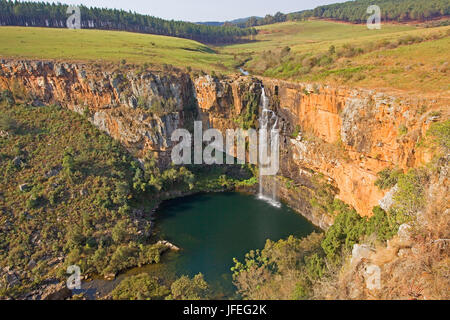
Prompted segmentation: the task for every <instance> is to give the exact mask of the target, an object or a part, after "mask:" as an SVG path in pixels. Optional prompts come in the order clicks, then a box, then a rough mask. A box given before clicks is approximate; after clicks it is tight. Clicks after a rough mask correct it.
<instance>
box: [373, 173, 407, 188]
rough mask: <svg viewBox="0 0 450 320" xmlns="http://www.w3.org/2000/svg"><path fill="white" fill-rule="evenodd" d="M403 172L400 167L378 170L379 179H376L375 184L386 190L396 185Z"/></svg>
mask: <svg viewBox="0 0 450 320" xmlns="http://www.w3.org/2000/svg"><path fill="white" fill-rule="evenodd" d="M402 174H403V171H402V170H400V169H384V170H383V171H380V172H378V179H377V180H376V181H375V185H376V186H377V187H378V188H380V189H381V190H386V189H390V188H392V187H394V186H395V185H396V184H397V182H398V178H399V177H400V176H401V175H402Z"/></svg>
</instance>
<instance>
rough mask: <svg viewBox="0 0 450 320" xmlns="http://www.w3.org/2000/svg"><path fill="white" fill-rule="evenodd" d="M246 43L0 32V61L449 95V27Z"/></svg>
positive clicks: (350, 27)
mask: <svg viewBox="0 0 450 320" xmlns="http://www.w3.org/2000/svg"><path fill="white" fill-rule="evenodd" d="M258 30H259V33H258V34H257V35H256V36H253V37H252V38H249V39H247V40H249V41H248V42H246V43H241V44H235V45H228V46H221V47H208V46H206V45H203V44H201V43H198V42H195V41H191V40H186V39H179V38H173V37H164V36H155V35H144V34H135V33H128V32H116V31H99V30H68V29H46V28H23V27H0V57H16V58H35V59H56V60H65V61H95V62H114V63H115V62H119V61H122V60H126V62H127V63H131V64H144V63H147V64H153V65H158V66H160V65H163V64H169V65H173V66H176V67H179V68H183V69H189V68H188V67H191V68H192V69H194V70H203V71H206V72H212V71H215V72H219V73H225V74H229V73H235V72H237V66H241V65H242V66H244V68H245V69H247V70H248V71H250V73H252V74H254V75H261V76H267V77H273V78H281V79H287V80H293V81H306V82H317V83H327V84H333V85H348V86H358V87H368V88H389V89H400V90H407V91H416V92H417V91H421V92H422V93H432V94H434V93H445V94H447V93H448V91H449V83H450V79H449V67H448V62H449V54H448V52H450V37H449V35H450V26H444V27H434V28H425V27H423V26H422V27H420V26H413V25H400V24H383V25H382V28H381V30H369V29H367V27H366V26H365V25H355V24H348V23H337V22H330V21H321V20H311V21H303V22H285V23H278V24H273V25H266V26H261V27H258Z"/></svg>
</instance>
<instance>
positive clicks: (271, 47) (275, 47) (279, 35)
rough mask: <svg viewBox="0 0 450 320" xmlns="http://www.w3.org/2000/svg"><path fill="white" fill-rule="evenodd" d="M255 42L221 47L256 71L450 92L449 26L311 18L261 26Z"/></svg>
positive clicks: (251, 70) (361, 84)
mask: <svg viewBox="0 0 450 320" xmlns="http://www.w3.org/2000/svg"><path fill="white" fill-rule="evenodd" d="M258 30H259V33H258V35H257V36H256V37H254V40H256V41H254V42H251V43H246V44H238V45H230V46H227V47H226V48H223V50H222V52H223V53H227V54H233V55H237V56H238V57H239V58H240V59H242V60H243V61H247V63H246V64H245V68H246V69H248V70H249V71H250V72H251V73H253V74H259V75H264V76H267V77H274V78H283V79H290V80H298V81H308V82H323V83H331V84H338V85H339V84H346V85H351V86H364V87H371V88H380V87H385V88H394V89H403V90H413V91H415V90H417V88H419V87H420V90H421V91H422V92H442V91H448V90H449V86H448V84H449V83H450V79H449V75H448V60H449V55H448V52H450V37H449V35H450V26H444V27H436V28H423V27H415V26H412V25H398V24H397V25H394V24H383V25H382V28H381V30H369V29H367V27H366V26H365V25H354V24H347V23H337V22H329V21H320V20H311V21H304V22H285V23H278V24H272V25H266V26H262V27H259V28H258Z"/></svg>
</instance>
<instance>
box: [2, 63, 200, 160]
mask: <svg viewBox="0 0 450 320" xmlns="http://www.w3.org/2000/svg"><path fill="white" fill-rule="evenodd" d="M0 86H1V87H2V88H3V89H10V90H11V91H14V90H21V89H24V90H25V91H26V92H27V94H28V95H30V96H31V97H32V99H33V103H34V104H42V103H57V104H61V105H63V106H65V107H68V108H69V109H71V110H73V111H75V112H78V113H80V114H85V115H86V116H87V117H88V118H89V120H90V121H91V122H92V123H94V124H95V125H96V126H97V127H99V128H100V129H101V130H103V131H105V132H107V133H108V134H109V135H111V136H112V137H113V138H115V139H117V140H119V141H120V142H121V143H123V144H124V145H125V146H126V147H127V148H128V149H129V150H130V151H132V152H133V153H134V154H135V155H136V156H138V157H141V156H143V155H144V154H145V153H146V152H147V151H153V152H155V153H161V154H165V152H166V151H167V150H168V149H169V148H170V146H171V141H170V136H171V134H172V132H173V131H174V130H175V129H176V128H178V127H180V126H182V125H183V123H182V121H183V119H184V117H183V115H184V113H189V111H186V110H185V108H186V107H187V106H189V103H190V102H191V100H190V99H191V98H192V96H193V87H192V82H191V80H190V78H189V76H187V75H185V74H175V73H165V74H162V73H160V72H138V71H133V70H120V69H118V70H115V71H106V70H102V68H101V67H100V66H98V67H95V66H93V65H84V64H68V63H54V62H40V61H38V62H35V61H1V63H0ZM152 106H153V107H152ZM155 106H156V107H155ZM164 109H166V110H167V109H168V110H169V111H168V112H166V111H164Z"/></svg>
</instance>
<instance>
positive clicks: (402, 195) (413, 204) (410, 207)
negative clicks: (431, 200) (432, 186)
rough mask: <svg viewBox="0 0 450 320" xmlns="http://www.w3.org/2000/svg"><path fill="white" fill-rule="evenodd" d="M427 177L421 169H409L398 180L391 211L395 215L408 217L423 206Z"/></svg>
mask: <svg viewBox="0 0 450 320" xmlns="http://www.w3.org/2000/svg"><path fill="white" fill-rule="evenodd" d="M427 180H428V175H427V173H426V172H425V170H423V169H410V170H409V171H408V172H407V173H406V174H403V175H400V176H399V178H398V184H397V185H398V191H397V192H396V194H395V195H394V206H393V209H394V211H395V212H396V213H397V214H401V215H406V216H410V215H412V214H414V213H415V212H417V211H419V210H420V209H422V208H423V207H424V206H425V188H424V187H425V184H426V182H427Z"/></svg>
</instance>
